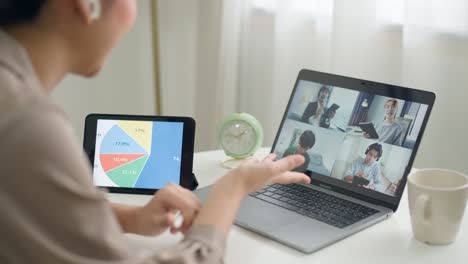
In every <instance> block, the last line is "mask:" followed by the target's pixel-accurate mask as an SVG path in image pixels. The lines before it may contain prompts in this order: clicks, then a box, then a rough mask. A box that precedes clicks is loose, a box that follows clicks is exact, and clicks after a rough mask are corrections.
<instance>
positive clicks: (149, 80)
mask: <svg viewBox="0 0 468 264" xmlns="http://www.w3.org/2000/svg"><path fill="white" fill-rule="evenodd" d="M150 1H151V0H139V1H138V4H139V14H138V18H137V21H136V23H135V26H134V28H133V29H132V31H131V32H130V33H129V34H128V35H126V36H125V37H124V39H123V40H122V42H121V43H120V44H119V45H118V46H117V47H116V49H114V50H113V52H112V54H111V56H110V58H109V60H108V61H107V64H106V67H105V68H104V70H103V72H102V73H101V74H100V75H99V76H98V77H96V78H94V79H90V80H87V79H83V78H80V77H76V76H69V77H67V78H66V79H65V80H64V81H63V82H62V83H61V84H60V85H59V86H58V87H57V88H56V90H55V91H54V93H53V97H54V99H55V100H56V101H57V102H58V103H59V104H61V105H62V106H63V107H64V109H65V111H66V112H67V113H68V115H69V117H70V119H71V121H72V122H73V125H74V127H75V131H76V134H77V136H78V138H79V139H82V137H83V129H84V120H85V117H86V115H87V114H89V113H112V114H145V115H152V114H155V111H156V106H155V102H156V100H155V98H156V96H155V85H154V67H153V52H152V35H151V16H150Z"/></svg>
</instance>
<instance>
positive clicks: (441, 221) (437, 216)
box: [408, 169, 468, 245]
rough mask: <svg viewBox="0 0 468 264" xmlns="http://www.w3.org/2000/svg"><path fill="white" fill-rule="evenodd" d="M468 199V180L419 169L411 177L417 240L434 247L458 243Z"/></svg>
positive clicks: (459, 175) (454, 174)
mask: <svg viewBox="0 0 468 264" xmlns="http://www.w3.org/2000/svg"><path fill="white" fill-rule="evenodd" d="M467 198H468V177H467V176H466V175H464V174H462V173H459V172H456V171H451V170H444V169H423V170H416V171H414V172H412V173H411V174H410V175H409V176H408V201H409V208H410V215H411V224H412V227H413V233H414V237H415V238H416V239H417V240H419V241H422V242H425V243H428V244H435V245H444V244H450V243H452V242H454V241H455V239H456V236H457V233H458V230H459V228H460V223H461V221H462V218H463V214H464V212H465V206H466V200H467Z"/></svg>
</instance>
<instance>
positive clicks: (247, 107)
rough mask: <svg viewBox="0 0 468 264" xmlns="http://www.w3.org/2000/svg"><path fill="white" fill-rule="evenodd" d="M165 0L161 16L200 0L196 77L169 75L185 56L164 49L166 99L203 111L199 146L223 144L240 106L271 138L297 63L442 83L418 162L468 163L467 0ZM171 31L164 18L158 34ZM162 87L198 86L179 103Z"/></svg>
mask: <svg viewBox="0 0 468 264" xmlns="http://www.w3.org/2000/svg"><path fill="white" fill-rule="evenodd" d="M159 2H160V3H161V4H162V6H164V5H166V10H165V11H164V14H162V16H163V18H160V19H162V20H163V21H166V20H168V19H167V17H171V12H173V13H172V15H174V16H175V17H177V18H174V17H172V18H169V20H170V19H173V20H175V19H178V21H180V20H183V19H184V16H181V15H180V11H181V10H180V9H183V10H186V9H185V8H186V4H187V2H190V3H191V4H192V5H193V7H194V9H193V10H192V11H193V12H192V13H193V15H194V19H193V20H192V22H193V23H192V24H190V26H192V27H193V29H194V30H196V32H197V33H198V34H195V35H196V36H194V38H193V39H192V44H187V43H186V45H187V47H191V48H192V50H193V51H195V52H196V53H195V55H193V56H195V57H194V61H195V63H193V65H192V66H191V67H185V66H182V67H183V68H184V67H185V68H184V69H185V70H187V71H189V73H188V74H193V80H192V82H190V84H189V86H190V87H189V88H187V87H188V86H184V87H181V86H178V87H176V86H175V85H171V78H170V77H169V72H170V71H171V69H166V70H165V69H164V66H165V65H164V64H165V63H164V61H166V62H167V61H169V60H172V61H171V63H174V64H178V65H179V68H178V70H180V65H181V63H182V64H183V61H184V60H182V59H181V58H179V59H177V56H175V57H174V56H172V57H169V56H166V58H165V59H163V60H162V63H161V68H162V71H163V74H162V79H163V80H162V81H163V85H162V88H163V98H162V102H163V109H164V111H165V113H167V114H169V113H181V112H183V113H185V114H188V115H192V116H194V117H195V118H196V119H197V121H198V128H197V133H198V136H197V149H198V150H202V149H213V148H217V144H216V130H217V126H218V125H219V123H220V121H221V118H222V117H224V116H226V115H228V114H230V113H232V112H235V111H244V112H249V113H251V114H253V115H254V116H256V117H257V118H258V119H259V120H260V121H261V123H262V124H263V127H264V130H265V141H264V145H265V146H269V145H271V144H272V143H273V140H274V136H275V134H276V132H277V129H278V126H279V124H280V121H281V118H282V115H283V112H284V110H285V107H286V104H287V101H288V99H289V96H290V93H291V90H292V88H293V84H294V81H295V78H296V76H297V73H298V72H299V70H300V69H302V68H307V69H312V70H318V71H324V72H330V73H335V74H341V75H346V76H352V77H358V78H363V79H369V80H373V81H379V82H386V83H392V84H396V85H401V86H407V87H413V88H417V89H421V90H429V91H433V92H435V93H436V94H437V100H436V105H435V107H434V109H433V113H432V116H431V119H430V121H429V125H428V127H427V129H426V132H425V136H424V139H423V142H422V145H421V148H420V151H419V155H418V159H417V163H416V166H421V167H422V166H424V167H426V166H432V167H435V166H437V167H438V166H440V167H448V168H452V169H458V170H461V171H464V172H468V165H466V162H464V161H465V160H466V157H468V139H466V134H467V131H468V117H467V114H468V110H467V106H466V105H467V104H466V99H465V98H466V97H467V96H468V90H467V89H466V88H465V86H466V85H467V84H468V2H467V1H466V0H450V1H447V0H353V1H350V0H237V1H232V0H224V1H223V0H198V1H195V0H186V1H184V0H160V1H159ZM168 2H171V4H172V5H173V6H172V9H171V8H167V5H169V4H168ZM177 4H180V6H179V8H177ZM163 8H164V7H163ZM162 12H163V11H161V10H160V12H159V13H160V14H161V13H162ZM176 13H177V14H176ZM164 17H166V18H164ZM179 23H180V22H179ZM176 24H177V23H176ZM194 25H195V26H194ZM187 28H188V27H187ZM187 28H186V29H187ZM164 32H166V33H165V34H164ZM169 32H171V31H170V30H169V29H168V28H163V29H162V32H161V33H162V36H161V38H162V39H163V38H164V37H165V36H168V35H169ZM172 33H173V32H172ZM179 34H180V32H179ZM172 41H177V38H173V39H172ZM166 48H167V51H170V47H169V46H168V47H166ZM160 52H161V53H164V52H165V51H164V48H162V49H161V51H160ZM163 56H164V55H163ZM166 64H168V63H166ZM174 68H175V67H174ZM165 71H166V73H164V72H165ZM182 74H185V73H182ZM164 91H170V93H173V94H178V95H181V96H182V95H184V94H192V95H194V96H191V97H189V98H184V99H183V100H185V101H184V103H183V104H184V105H189V106H190V109H185V110H184V111H181V110H180V108H177V106H175V107H174V104H173V103H171V100H170V98H168V101H166V98H165V97H164ZM187 91H189V92H188V93H187ZM178 100H179V103H180V96H179V97H178ZM448 154H451V155H448Z"/></svg>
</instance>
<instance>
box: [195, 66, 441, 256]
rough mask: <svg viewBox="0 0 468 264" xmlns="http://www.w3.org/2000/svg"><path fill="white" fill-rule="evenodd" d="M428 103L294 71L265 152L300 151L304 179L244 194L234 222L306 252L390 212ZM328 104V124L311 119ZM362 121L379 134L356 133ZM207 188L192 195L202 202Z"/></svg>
mask: <svg viewBox="0 0 468 264" xmlns="http://www.w3.org/2000/svg"><path fill="white" fill-rule="evenodd" d="M434 101H435V95H434V94H433V93H430V92H425V91H420V90H415V89H410V88H405V87H400V86H395V85H389V84H384V83H378V82H372V81H367V80H361V79H356V78H350V77H344V76H338V75H333V74H327V73H322V72H316V71H310V70H302V71H301V72H300V73H299V76H298V78H297V81H296V83H295V86H294V89H293V91H292V94H291V97H290V99H289V102H288V105H287V107H286V111H285V113H284V116H283V119H282V122H281V125H280V127H279V129H278V132H277V134H276V138H275V141H274V143H273V147H272V149H271V152H274V153H277V155H278V158H282V157H284V156H287V155H290V154H294V153H303V155H304V157H305V160H306V164H305V165H303V166H302V167H301V168H298V169H299V170H302V171H304V172H305V173H306V174H307V175H308V176H309V177H311V183H310V184H290V185H279V184H272V185H269V186H266V187H264V188H262V189H260V190H257V191H256V192H254V193H251V194H250V195H249V196H248V197H247V198H246V199H245V200H244V201H243V203H242V205H241V208H240V210H239V212H238V215H237V217H236V220H235V223H236V225H238V226H241V227H243V228H246V229H248V230H251V231H254V232H256V233H259V234H261V235H263V236H266V237H269V238H271V239H273V240H276V241H278V242H280V243H282V244H285V245H287V246H290V247H292V248H295V249H297V250H299V251H301V252H304V253H312V252H314V251H317V250H319V249H321V248H323V247H326V246H328V245H330V244H332V243H334V242H336V241H339V240H341V239H343V238H345V237H347V236H350V235H352V234H354V233H356V232H358V231H360V230H363V229H364V228H366V227H369V226H371V225H374V224H376V223H378V222H380V221H382V220H384V219H386V218H388V217H390V216H391V215H392V214H393V213H394V212H395V211H396V210H397V208H398V204H399V202H400V198H401V196H402V193H403V190H404V188H405V184H406V179H407V176H408V173H409V172H410V170H411V168H412V165H413V161H414V159H415V156H416V152H417V150H418V147H419V144H420V142H421V138H422V135H423V132H424V129H425V127H426V124H427V121H428V118H429V115H430V112H431V109H432V106H433V104H434ZM334 104H336V105H339V106H340V108H339V109H336V111H335V112H334V114H333V115H330V116H327V118H328V119H329V125H327V126H323V125H321V122H317V120H320V118H321V115H323V114H325V113H326V109H327V107H329V106H332V105H334ZM321 109H322V110H321ZM400 118H404V119H405V120H411V122H409V125H407V124H408V122H406V123H405V125H403V124H402V123H400V122H399V121H400ZM362 122H372V123H373V124H378V126H377V128H378V129H377V130H378V131H377V132H378V133H379V138H378V139H373V138H369V137H368V136H366V135H364V131H361V130H359V124H360V123H362ZM356 131H359V132H356ZM208 191H209V187H207V188H202V189H199V190H198V191H196V193H197V195H198V196H199V197H200V198H201V200H204V199H206V197H207V193H208Z"/></svg>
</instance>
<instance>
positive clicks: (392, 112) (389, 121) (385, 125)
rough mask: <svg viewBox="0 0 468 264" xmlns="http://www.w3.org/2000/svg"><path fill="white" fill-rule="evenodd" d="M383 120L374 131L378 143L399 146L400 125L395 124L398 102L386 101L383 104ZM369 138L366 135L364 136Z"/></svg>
mask: <svg viewBox="0 0 468 264" xmlns="http://www.w3.org/2000/svg"><path fill="white" fill-rule="evenodd" d="M384 109H385V112H384V119H383V121H382V122H379V123H377V124H376V129H375V130H376V131H377V134H379V139H378V140H379V141H381V142H383V143H387V144H392V145H397V146H401V145H402V143H403V142H402V141H403V129H402V127H401V125H400V124H398V123H397V122H396V115H397V113H398V101H397V100H395V99H388V100H387V101H386V102H385V104H384ZM364 136H365V137H367V138H368V137H369V135H368V134H364Z"/></svg>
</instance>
